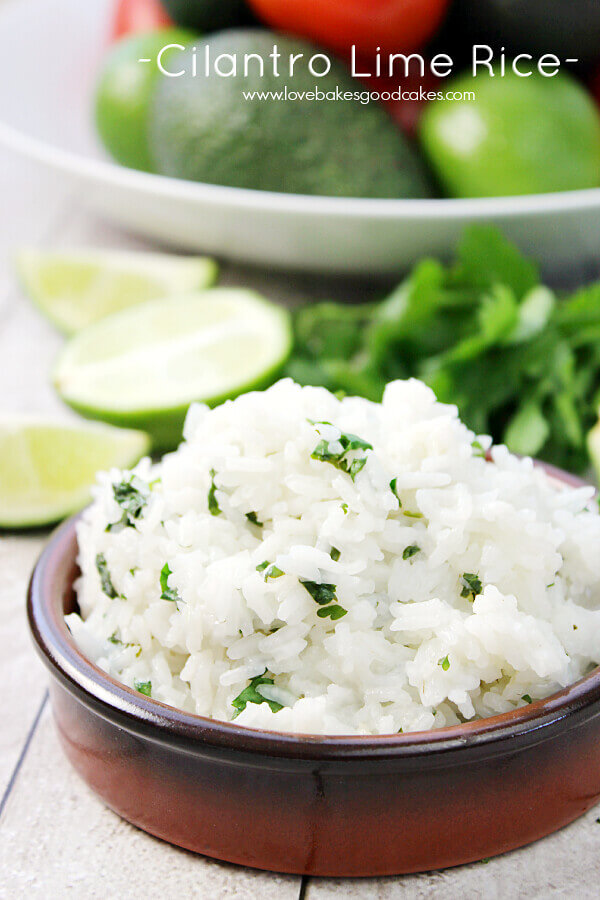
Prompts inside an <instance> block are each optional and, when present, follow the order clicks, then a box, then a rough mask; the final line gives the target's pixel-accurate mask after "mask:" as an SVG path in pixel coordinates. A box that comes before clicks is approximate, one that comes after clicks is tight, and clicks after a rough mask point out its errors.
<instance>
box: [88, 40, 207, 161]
mask: <svg viewBox="0 0 600 900" xmlns="http://www.w3.org/2000/svg"><path fill="white" fill-rule="evenodd" d="M195 38H196V35H195V34H194V33H193V32H191V31H185V30H183V29H180V28H165V29H160V30H158V31H151V32H148V33H145V34H135V35H128V36H126V37H124V38H122V39H121V40H120V41H118V42H117V43H116V44H115V45H114V46H113V47H112V49H111V50H110V51H109V53H108V55H107V56H106V59H105V60H104V64H103V67H102V71H101V73H100V78H99V81H98V85H97V88H96V127H97V128H98V133H99V135H100V138H101V139H102V143H103V144H104V146H105V147H106V149H107V150H108V152H109V153H110V154H111V156H113V157H114V158H115V159H116V160H117V162H120V163H121V164H122V165H124V166H129V168H131V169H142V170H143V171H146V172H152V171H153V169H154V166H153V164H152V159H151V157H150V154H149V152H148V141H147V125H148V107H149V104H150V101H151V99H152V96H153V93H154V88H155V85H156V83H157V81H158V79H159V78H160V76H161V73H160V70H159V68H158V66H157V63H156V58H157V56H158V54H159V53H160V51H161V50H162V48H163V47H166V46H168V45H169V44H181V45H182V46H184V47H187V45H188V44H189V43H190V42H192V41H194V40H195ZM179 52H180V50H178V49H176V48H173V49H172V50H167V51H166V52H165V53H164V54H163V61H164V63H165V64H166V63H167V62H168V60H169V56H172V55H173V54H174V53H179ZM140 60H150V62H140Z"/></svg>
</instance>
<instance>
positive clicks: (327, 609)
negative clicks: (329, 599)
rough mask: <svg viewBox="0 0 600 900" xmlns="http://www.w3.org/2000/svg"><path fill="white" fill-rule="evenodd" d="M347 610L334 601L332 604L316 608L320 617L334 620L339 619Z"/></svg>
mask: <svg viewBox="0 0 600 900" xmlns="http://www.w3.org/2000/svg"><path fill="white" fill-rule="evenodd" d="M347 612H348V610H347V609H344V607H343V606H340V605H339V604H338V603H334V604H333V605H332V606H322V607H321V609H318V610H317V615H318V617H319V618H320V619H326V618H330V619H332V620H333V621H335V620H336V619H341V618H342V616H345V615H346V613H347Z"/></svg>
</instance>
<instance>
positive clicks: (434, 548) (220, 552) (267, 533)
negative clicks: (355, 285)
mask: <svg viewBox="0 0 600 900" xmlns="http://www.w3.org/2000/svg"><path fill="white" fill-rule="evenodd" d="M489 443H490V442H489V439H488V438H485V437H481V436H479V437H476V436H475V435H474V434H473V433H472V432H470V431H469V430H468V429H467V428H466V427H465V426H464V425H463V424H462V423H461V422H460V420H459V419H458V416H457V412H456V409H455V408H454V407H451V406H444V405H442V404H440V403H438V402H437V401H436V400H435V397H434V395H433V394H432V392H431V391H430V390H429V389H428V388H426V387H425V386H424V385H423V384H421V383H420V382H418V381H414V380H413V381H406V382H403V381H396V382H394V383H392V384H390V385H389V386H388V387H387V389H386V391H385V395H384V398H383V402H382V403H381V404H377V403H371V402H368V401H366V400H362V399H357V398H346V399H342V400H338V399H337V398H336V397H334V396H333V395H332V394H330V393H329V392H328V391H326V390H324V389H323V388H310V387H305V388H301V387H299V386H298V385H296V384H294V383H293V382H292V381H289V380H285V381H280V382H278V383H277V384H276V385H274V386H273V387H272V388H270V389H269V390H267V391H265V392H263V393H251V394H246V395H243V396H241V397H239V398H238V399H237V400H234V401H233V402H229V403H225V404H224V405H222V406H220V407H218V408H216V409H213V410H209V409H208V408H205V407H203V406H195V407H192V409H191V410H190V413H189V415H188V418H187V423H186V430H185V440H184V442H183V443H182V445H181V446H180V448H179V449H178V450H177V451H176V452H175V453H172V454H170V455H169V456H166V457H165V458H164V459H163V461H162V462H161V463H160V464H158V465H155V466H152V465H151V464H150V462H149V461H148V460H146V461H143V462H142V463H141V464H140V465H139V466H138V467H137V468H136V469H135V471H134V472H133V473H132V472H118V471H113V472H111V473H109V474H106V475H103V476H101V478H100V484H99V487H98V488H97V489H96V494H95V501H94V503H93V505H92V506H91V507H90V508H89V509H88V510H87V512H86V513H85V515H84V518H83V521H81V522H80V524H79V527H78V536H79V547H80V554H79V562H80V565H81V569H82V576H81V579H80V580H79V582H78V598H79V604H80V608H81V618H80V617H79V616H78V615H70V616H68V617H67V621H68V624H69V627H70V628H71V631H72V633H73V635H74V637H75V639H76V641H77V643H78V645H79V647H80V648H81V649H82V651H83V652H84V653H85V654H87V655H88V656H89V657H90V658H91V659H92V660H94V661H95V662H96V663H98V664H99V665H100V666H101V667H102V668H103V669H105V670H106V671H107V672H109V673H110V674H111V675H113V676H115V677H116V678H118V679H120V680H121V681H123V682H124V683H125V684H127V685H129V686H130V687H133V688H136V689H137V690H138V691H141V692H142V693H143V694H146V695H147V696H149V697H152V698H155V699H157V700H161V701H163V702H165V703H168V704H171V705H172V706H175V707H181V708H182V709H185V710H188V711H190V712H195V713H198V714H200V715H203V716H211V717H213V718H215V719H222V720H226V721H233V720H235V721H236V723H238V724H243V725H247V726H253V727H260V728H267V729H273V730H279V731H294V732H305V733H306V732H308V733H325V734H363V733H364V734H390V733H397V732H400V731H404V732H406V731H416V730H422V729H429V728H436V727H440V726H443V725H448V724H453V723H457V722H462V721H464V720H468V719H473V718H476V717H484V716H490V715H495V714H497V713H500V712H505V711H507V710H511V709H513V708H515V707H518V706H523V705H525V704H526V703H529V702H531V701H532V700H535V699H538V698H541V697H544V696H547V695H548V694H550V693H552V692H554V691H555V690H556V689H558V688H560V687H562V686H564V685H567V684H569V683H571V682H573V681H575V680H576V679H577V678H579V677H580V676H582V675H583V674H584V673H585V672H587V671H588V670H589V668H590V667H591V666H592V665H594V664H595V663H596V661H597V660H598V657H599V656H600V554H599V553H598V546H600V515H598V509H597V505H596V502H595V500H594V499H593V491H592V489H591V488H589V489H588V488H580V489H573V488H565V487H560V486H559V485H558V484H557V483H556V482H554V481H553V480H552V479H550V478H549V477H548V476H547V475H546V474H545V473H544V472H543V471H542V470H540V469H539V468H535V469H534V467H533V465H532V463H531V461H530V460H527V459H525V460H519V459H517V458H515V457H514V456H511V455H510V454H509V453H508V452H507V450H506V449H505V448H504V447H495V448H493V449H492V451H491V454H492V461H491V462H488V461H487V460H486V458H485V451H486V450H487V449H488V448H489Z"/></svg>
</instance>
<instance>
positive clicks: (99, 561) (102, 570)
mask: <svg viewBox="0 0 600 900" xmlns="http://www.w3.org/2000/svg"><path fill="white" fill-rule="evenodd" d="M96 568H97V569H98V575H99V576H100V585H101V587H102V591H103V592H104V593H105V594H106V596H107V597H110V599H111V600H114V599H115V598H116V597H118V596H119V594H118V592H117V590H116V589H115V586H114V584H113V583H112V578H111V577H110V572H109V571H108V565H107V562H106V557H105V555H104V553H97V554H96Z"/></svg>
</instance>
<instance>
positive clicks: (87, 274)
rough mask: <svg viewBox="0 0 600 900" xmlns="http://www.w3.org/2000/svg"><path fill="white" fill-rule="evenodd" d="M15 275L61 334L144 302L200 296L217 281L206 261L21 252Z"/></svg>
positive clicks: (142, 255) (97, 252)
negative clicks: (191, 294)
mask: <svg viewBox="0 0 600 900" xmlns="http://www.w3.org/2000/svg"><path fill="white" fill-rule="evenodd" d="M17 269H18V272H19V275H20V278H21V281H22V283H23V286H24V288H25V291H26V292H27V294H28V295H29V296H30V297H31V299H32V300H33V302H34V303H35V304H36V306H37V307H38V308H39V309H40V311H41V312H43V313H44V315H46V316H47V317H48V318H49V319H50V321H51V322H53V323H54V324H55V325H56V326H57V327H58V328H60V329H61V331H64V332H65V334H74V333H75V332H77V331H80V330H81V329H82V328H86V327H87V326H88V325H91V324H92V323H94V322H98V321H99V320H100V319H103V318H104V317H105V316H108V315H111V314H112V313H114V312H118V311H119V310H121V309H125V308H126V307H128V306H133V305H135V304H138V303H143V302H144V301H146V300H155V299H157V298H159V297H167V296H170V295H172V294H182V293H185V292H187V291H195V290H201V289H202V288H206V287H208V286H209V285H211V284H213V283H214V281H215V279H216V276H217V265H216V263H215V262H214V261H213V260H211V259H207V258H205V257H193V256H190V257H187V256H170V255H167V254H162V253H128V252H120V251H112V250H109V251H103V250H87V251H82V252H78V253H76V252H69V253H54V252H44V251H40V250H24V251H22V252H21V253H20V254H19V255H18V256H17Z"/></svg>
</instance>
